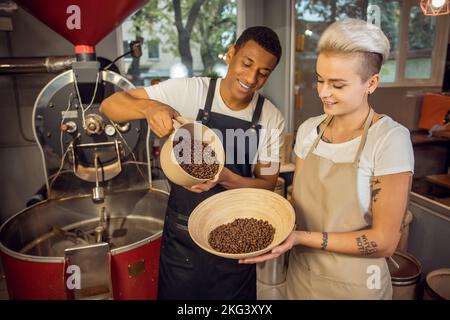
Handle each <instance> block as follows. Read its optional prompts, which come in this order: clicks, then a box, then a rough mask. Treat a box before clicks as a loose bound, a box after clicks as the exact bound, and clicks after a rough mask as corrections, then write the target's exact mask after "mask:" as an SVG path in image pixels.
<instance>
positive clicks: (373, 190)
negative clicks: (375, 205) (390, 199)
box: [370, 179, 381, 202]
mask: <svg viewBox="0 0 450 320" xmlns="http://www.w3.org/2000/svg"><path fill="white" fill-rule="evenodd" d="M380 183H381V181H380V180H379V179H372V183H371V185H370V190H371V194H372V201H373V202H377V199H378V198H377V196H378V194H379V193H380V191H381V187H380V186H379V184H380Z"/></svg>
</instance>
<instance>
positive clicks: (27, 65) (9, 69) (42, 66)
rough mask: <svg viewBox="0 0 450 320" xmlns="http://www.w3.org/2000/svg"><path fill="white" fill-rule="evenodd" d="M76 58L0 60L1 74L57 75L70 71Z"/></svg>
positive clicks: (52, 57) (10, 58)
mask: <svg viewBox="0 0 450 320" xmlns="http://www.w3.org/2000/svg"><path fill="white" fill-rule="evenodd" d="M75 61H76V58H75V56H50V57H8V58H0V74H20V73H56V72H60V71H64V70H67V69H70V68H71V67H72V63H73V62H75Z"/></svg>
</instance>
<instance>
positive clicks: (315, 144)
mask: <svg viewBox="0 0 450 320" xmlns="http://www.w3.org/2000/svg"><path fill="white" fill-rule="evenodd" d="M331 120H333V116H327V117H326V118H325V120H324V121H323V126H322V129H320V132H319V134H318V135H317V138H316V140H314V143H313V145H312V146H311V148H310V149H309V152H308V153H311V152H313V150H314V149H316V147H317V145H318V144H319V141H320V139H321V138H322V136H323V133H324V132H325V129H326V128H327V127H328V125H329V124H330V122H331Z"/></svg>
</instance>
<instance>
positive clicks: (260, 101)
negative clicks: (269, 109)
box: [252, 94, 265, 129]
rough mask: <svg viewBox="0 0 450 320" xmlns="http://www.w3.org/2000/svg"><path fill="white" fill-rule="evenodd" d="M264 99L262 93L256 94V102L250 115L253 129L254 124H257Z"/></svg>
mask: <svg viewBox="0 0 450 320" xmlns="http://www.w3.org/2000/svg"><path fill="white" fill-rule="evenodd" d="M264 100H265V98H264V97H263V95H261V94H258V102H256V108H255V111H254V112H253V117H252V128H253V129H255V128H256V126H257V125H258V122H259V118H260V117H261V112H262V107H263V105H264Z"/></svg>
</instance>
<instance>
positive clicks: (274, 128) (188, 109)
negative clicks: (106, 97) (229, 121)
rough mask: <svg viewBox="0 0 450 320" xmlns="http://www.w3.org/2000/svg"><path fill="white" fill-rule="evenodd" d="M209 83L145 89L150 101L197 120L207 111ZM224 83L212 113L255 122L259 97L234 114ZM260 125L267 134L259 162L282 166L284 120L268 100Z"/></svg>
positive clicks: (177, 82)
mask: <svg viewBox="0 0 450 320" xmlns="http://www.w3.org/2000/svg"><path fill="white" fill-rule="evenodd" d="M209 81H210V78H206V77H194V78H180V79H170V80H166V81H163V82H161V83H159V84H156V85H153V86H150V87H145V88H144V89H145V91H146V92H147V94H148V96H149V98H150V99H152V100H157V101H159V102H162V103H165V104H167V105H169V106H171V107H172V108H174V109H175V110H177V111H178V112H179V113H180V114H181V115H182V116H183V117H186V118H191V119H196V118H197V114H198V111H199V109H203V108H204V107H205V101H206V95H207V93H208V86H209ZM221 81H222V79H217V85H216V90H215V94H214V100H213V104H212V107H211V112H215V113H220V114H223V115H227V116H230V117H234V118H238V119H241V120H245V121H248V122H251V121H252V117H253V112H254V110H255V108H256V102H257V100H258V94H257V93H255V94H254V95H253V98H252V100H251V102H250V103H249V104H248V106H247V107H246V108H245V109H242V110H238V111H235V110H231V109H230V108H229V107H227V105H226V104H225V102H224V101H223V99H222V97H221V96H220V92H219V88H220V83H221ZM258 124H259V125H261V128H262V129H263V130H262V131H261V138H260V143H259V147H258V157H257V158H258V159H257V160H259V161H270V162H280V156H279V147H281V145H282V143H283V139H282V134H283V130H284V118H283V115H282V114H281V112H280V111H279V110H278V109H277V108H276V107H275V106H274V105H273V104H272V102H270V101H269V100H268V99H267V98H266V99H265V100H264V105H263V108H262V112H261V116H260V118H259V123H258Z"/></svg>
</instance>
